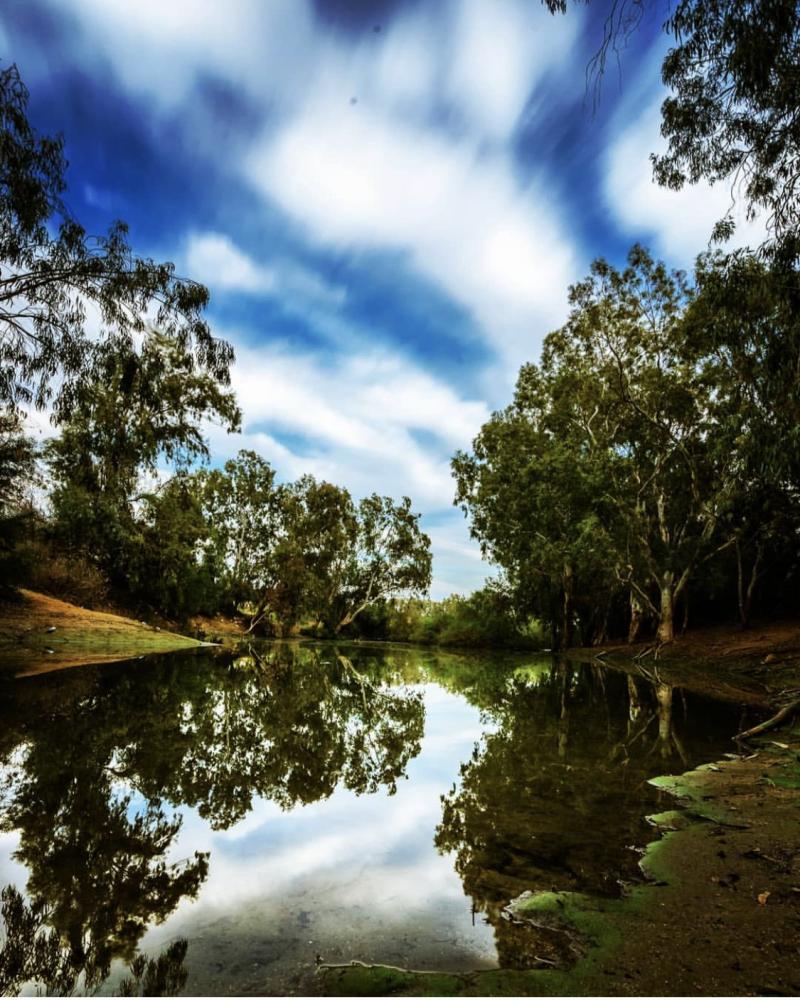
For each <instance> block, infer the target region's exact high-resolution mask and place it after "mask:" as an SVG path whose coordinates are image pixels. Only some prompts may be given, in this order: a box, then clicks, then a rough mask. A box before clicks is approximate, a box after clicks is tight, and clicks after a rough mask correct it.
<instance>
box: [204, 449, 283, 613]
mask: <svg viewBox="0 0 800 1000" xmlns="http://www.w3.org/2000/svg"><path fill="white" fill-rule="evenodd" d="M198 487H199V493H200V502H201V504H202V507H203V511H204V516H205V518H206V523H207V525H208V532H209V535H208V539H207V542H206V545H205V548H206V557H207V559H209V560H210V561H211V562H212V563H213V566H214V571H215V573H216V575H217V579H218V581H219V591H220V601H221V604H222V605H223V606H227V607H228V608H229V609H230V610H232V611H235V610H236V609H238V608H239V607H240V606H242V605H243V604H246V603H249V604H258V603H259V602H260V599H261V597H262V595H264V594H265V593H266V592H267V590H268V589H269V588H270V587H271V586H272V584H273V582H274V576H273V573H274V570H273V566H272V554H273V551H274V549H275V546H276V544H277V543H278V540H279V538H280V537H281V532H282V530H283V502H284V494H285V490H284V489H283V488H281V487H279V486H277V484H276V483H275V470H274V469H273V468H272V467H271V466H270V464H269V462H266V461H265V460H264V459H263V458H261V457H260V456H259V455H257V454H256V453H255V452H254V451H240V452H239V454H238V455H237V456H236V458H235V459H229V460H228V461H227V462H226V463H225V466H224V468H223V469H211V470H209V471H206V472H202V473H200V474H199V477H198Z"/></svg>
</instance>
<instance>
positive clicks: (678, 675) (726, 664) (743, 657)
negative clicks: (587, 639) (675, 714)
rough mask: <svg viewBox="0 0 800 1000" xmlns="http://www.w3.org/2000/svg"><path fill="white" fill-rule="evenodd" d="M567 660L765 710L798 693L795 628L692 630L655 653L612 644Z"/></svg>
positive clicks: (643, 646)
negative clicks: (652, 678) (652, 677)
mask: <svg viewBox="0 0 800 1000" xmlns="http://www.w3.org/2000/svg"><path fill="white" fill-rule="evenodd" d="M567 657H568V658H569V659H572V660H576V661H578V662H582V663H588V662H598V660H599V661H601V662H603V663H605V664H607V665H608V666H610V667H613V668H614V669H617V670H624V671H626V672H627V673H632V674H641V673H642V672H643V671H644V672H645V673H647V674H652V673H653V671H657V672H658V676H659V678H660V679H661V680H662V681H663V682H664V683H666V684H670V685H672V686H674V687H683V688H688V689H689V690H691V691H696V692H698V693H699V694H706V695H709V696H711V697H714V698H723V699H725V700H726V701H738V702H743V703H746V704H749V705H762V706H764V707H769V706H771V705H778V704H781V703H782V701H783V700H785V697H786V693H787V692H790V693H791V692H792V691H794V689H800V623H798V622H772V623H769V624H766V625H761V626H758V627H753V628H751V629H746V630H745V629H741V628H739V627H738V626H720V627H717V628H707V629H696V630H694V631H690V632H687V633H686V634H685V635H682V636H677V637H676V639H675V641H674V642H672V643H670V644H669V645H666V646H662V647H661V648H660V649H658V650H656V649H655V648H654V647H653V645H652V643H649V642H642V643H635V644H634V645H628V644H627V643H612V644H608V645H605V646H598V647H582V648H575V649H570V650H569V652H568V653H567Z"/></svg>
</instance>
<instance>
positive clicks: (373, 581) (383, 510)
mask: <svg viewBox="0 0 800 1000" xmlns="http://www.w3.org/2000/svg"><path fill="white" fill-rule="evenodd" d="M419 517H420V516H419V514H414V513H412V510H411V500H410V499H409V498H408V497H403V499H402V500H401V501H400V503H399V504H396V503H394V501H393V500H392V499H391V497H381V496H378V494H377V493H373V494H372V495H371V496H369V497H366V498H365V499H363V500H362V501H361V503H360V504H359V505H358V514H357V522H358V524H357V536H356V545H355V547H354V550H353V552H352V558H351V562H350V567H349V572H348V574H347V580H346V583H345V585H344V587H343V588H342V590H341V595H340V600H338V601H337V602H336V603H337V604H338V605H339V607H338V609H337V618H338V621H337V622H336V623H335V627H334V631H336V632H340V631H341V630H342V629H343V628H345V627H346V626H347V625H350V624H351V623H352V622H353V621H355V619H356V618H357V617H358V615H360V614H361V613H362V612H363V611H364V610H366V609H367V608H369V607H372V606H373V605H374V604H376V603H377V602H378V601H384V600H386V599H387V598H390V597H394V596H396V595H397V594H400V593H403V594H406V595H408V596H414V595H419V596H422V595H423V594H425V593H427V591H428V587H429V586H430V582H431V551H430V548H431V543H430V538H428V536H427V535H426V534H424V533H423V532H422V531H421V529H420V527H419Z"/></svg>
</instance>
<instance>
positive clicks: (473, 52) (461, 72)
mask: <svg viewBox="0 0 800 1000" xmlns="http://www.w3.org/2000/svg"><path fill="white" fill-rule="evenodd" d="M499 7H500V9H502V14H501V15H499V14H498V9H499ZM575 14H578V16H577V17H576V16H574V15H575ZM580 23H581V17H580V13H579V12H578V11H571V12H570V16H569V17H568V18H558V19H556V18H553V17H552V16H551V15H550V14H549V13H548V12H547V11H546V10H545V9H544V6H543V5H539V6H538V8H537V6H534V5H533V4H531V3H530V2H528V0H521V2H517V0H513V2H506V3H504V4H502V5H498V3H497V0H461V3H459V4H458V6H457V8H456V12H455V16H454V18H453V42H454V44H453V47H452V50H451V53H450V65H449V67H448V73H447V94H448V97H450V99H451V100H452V101H453V103H454V104H455V105H456V106H457V107H458V106H460V107H461V108H463V110H464V112H465V113H466V115H467V118H468V120H469V121H470V122H472V123H473V125H474V126H477V127H478V128H479V129H480V130H481V131H482V132H483V134H485V135H486V136H490V137H493V138H497V139H504V138H507V137H508V136H509V135H510V134H511V133H512V132H513V130H514V128H515V126H516V125H517V123H518V121H519V119H520V116H521V115H522V112H523V111H524V109H525V105H526V104H527V101H528V97H529V95H530V94H531V92H532V90H533V89H534V87H535V85H536V83H537V82H538V81H539V80H540V79H541V78H542V77H543V76H544V75H545V73H547V72H549V71H551V70H553V69H557V68H560V67H563V66H565V65H566V64H567V62H568V58H569V53H570V50H571V48H572V45H573V44H574V41H575V37H576V34H577V32H578V30H579V28H580Z"/></svg>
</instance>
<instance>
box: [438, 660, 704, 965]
mask: <svg viewBox="0 0 800 1000" xmlns="http://www.w3.org/2000/svg"><path fill="white" fill-rule="evenodd" d="M668 693H669V697H668ZM671 705H672V698H671V690H669V689H668V688H666V686H665V685H656V690H654V689H653V685H652V684H648V683H647V682H646V681H644V680H638V681H636V680H634V679H632V678H631V679H630V680H629V679H628V678H626V677H625V676H624V675H620V674H614V673H612V672H607V671H605V670H603V669H602V668H594V667H588V666H583V667H576V666H572V665H569V664H560V665H556V666H553V668H552V669H551V670H550V671H549V672H546V673H544V674H540V675H538V676H537V677H535V678H534V680H533V681H530V682H528V683H524V682H520V683H518V684H516V685H515V686H513V687H512V688H511V689H510V690H509V691H508V694H507V696H506V697H505V698H504V699H503V701H502V703H501V704H499V705H498V706H497V708H496V709H495V710H494V712H493V715H494V717H495V719H496V721H497V723H498V726H499V728H498V730H497V731H496V732H494V733H492V734H489V735H487V736H486V737H485V738H484V739H483V741H482V742H481V743H480V744H478V745H477V746H476V747H475V750H474V752H473V756H472V759H471V760H469V761H468V762H467V763H466V764H464V765H463V766H462V769H461V780H460V785H459V787H457V788H456V787H454V788H453V790H452V791H451V792H450V793H449V794H448V795H447V796H445V797H443V813H442V821H441V823H440V825H439V827H438V829H437V832H436V845H437V847H438V848H439V850H440V851H443V852H451V851H452V852H454V853H455V867H456V870H457V871H458V873H459V875H460V876H461V878H462V881H463V883H464V889H465V891H466V893H467V894H468V895H470V896H472V898H473V901H474V906H475V908H476V909H477V910H479V911H483V912H485V913H486V915H487V918H488V919H489V920H490V922H491V923H492V924H493V925H494V927H495V931H496V938H497V947H498V953H499V956H500V960H501V964H503V965H505V966H510V967H525V966H527V965H529V964H531V963H532V962H533V956H534V955H535V954H539V955H542V954H547V951H546V950H544V951H543V950H542V946H541V941H540V940H538V937H537V935H535V934H532V933H531V931H530V929H529V928H527V927H519V926H517V925H515V924H513V923H511V922H509V921H507V920H505V919H503V918H502V910H503V908H504V907H505V906H506V905H507V904H508V903H509V901H510V900H511V899H513V898H514V897H515V896H517V895H519V894H520V893H521V892H523V891H525V890H533V891H536V890H570V889H572V890H580V891H586V892H590V893H597V894H603V895H610V894H617V893H618V892H619V891H620V885H619V880H620V879H623V880H630V879H635V878H637V877H638V867H637V861H638V858H637V855H636V854H635V852H633V851H631V850H630V849H629V845H632V844H635V843H637V842H640V841H641V840H642V839H643V838H642V829H643V827H642V822H643V813H644V812H646V811H647V809H646V805H643V800H645V799H646V796H647V794H648V793H647V791H646V789H645V788H644V787H643V784H644V782H645V781H646V779H647V778H648V777H650V776H652V775H653V774H656V773H658V772H659V771H661V770H663V767H664V759H663V756H662V754H667V755H670V754H673V753H675V752H676V750H678V749H680V755H679V756H677V757H676V760H677V761H678V763H681V764H682V763H683V761H682V760H681V758H682V757H684V751H683V745H682V743H681V742H680V741H679V740H678V738H677V736H676V734H675V732H674V728H673V721H674V720H673V717H672V711H671ZM653 794H655V793H653ZM534 964H535V963H534Z"/></svg>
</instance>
